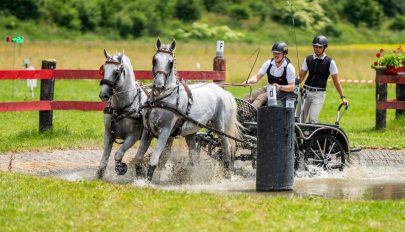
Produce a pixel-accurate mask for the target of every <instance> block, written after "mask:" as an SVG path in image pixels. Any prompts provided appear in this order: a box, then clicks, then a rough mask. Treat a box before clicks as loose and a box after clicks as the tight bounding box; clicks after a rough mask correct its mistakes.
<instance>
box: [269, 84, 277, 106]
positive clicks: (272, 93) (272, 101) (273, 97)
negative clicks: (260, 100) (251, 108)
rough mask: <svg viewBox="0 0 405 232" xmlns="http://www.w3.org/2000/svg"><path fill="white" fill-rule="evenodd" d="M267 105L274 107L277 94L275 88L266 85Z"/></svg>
mask: <svg viewBox="0 0 405 232" xmlns="http://www.w3.org/2000/svg"><path fill="white" fill-rule="evenodd" d="M267 105H268V106H276V105H277V92H276V86H274V85H272V84H268V85H267Z"/></svg>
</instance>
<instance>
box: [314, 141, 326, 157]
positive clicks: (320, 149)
mask: <svg viewBox="0 0 405 232" xmlns="http://www.w3.org/2000/svg"><path fill="white" fill-rule="evenodd" d="M316 143H317V144H318V148H319V151H320V152H321V154H322V156H325V154H324V152H323V151H322V148H321V145H320V144H319V140H316Z"/></svg>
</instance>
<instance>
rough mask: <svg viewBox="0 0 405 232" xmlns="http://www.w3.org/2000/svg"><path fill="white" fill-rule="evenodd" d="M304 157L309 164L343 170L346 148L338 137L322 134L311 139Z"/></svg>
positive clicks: (326, 168) (327, 168)
mask: <svg viewBox="0 0 405 232" xmlns="http://www.w3.org/2000/svg"><path fill="white" fill-rule="evenodd" d="M304 159H305V163H306V164H307V165H315V166H317V167H323V168H324V169H325V170H331V169H339V170H343V166H344V163H345V150H344V149H343V146H342V145H341V144H340V142H339V141H338V140H337V139H336V137H334V136H331V135H325V134H323V135H322V134H321V135H318V136H315V137H314V138H313V139H311V140H310V141H309V144H308V146H307V147H306V151H305V156H304Z"/></svg>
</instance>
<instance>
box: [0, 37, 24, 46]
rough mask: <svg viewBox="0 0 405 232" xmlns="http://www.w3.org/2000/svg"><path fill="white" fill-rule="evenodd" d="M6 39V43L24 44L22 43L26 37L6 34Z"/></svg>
mask: <svg viewBox="0 0 405 232" xmlns="http://www.w3.org/2000/svg"><path fill="white" fill-rule="evenodd" d="M4 41H5V42H6V43H17V44H22V43H24V37H22V36H6V37H5V38H4Z"/></svg>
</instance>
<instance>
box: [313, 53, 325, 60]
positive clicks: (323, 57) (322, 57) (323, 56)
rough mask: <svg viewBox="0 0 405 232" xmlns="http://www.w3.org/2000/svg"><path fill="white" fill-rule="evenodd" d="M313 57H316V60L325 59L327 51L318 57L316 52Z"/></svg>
mask: <svg viewBox="0 0 405 232" xmlns="http://www.w3.org/2000/svg"><path fill="white" fill-rule="evenodd" d="M313 57H314V60H315V59H321V60H323V59H325V57H326V53H323V55H322V56H321V57H317V56H316V55H315V53H314V55H313Z"/></svg>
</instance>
